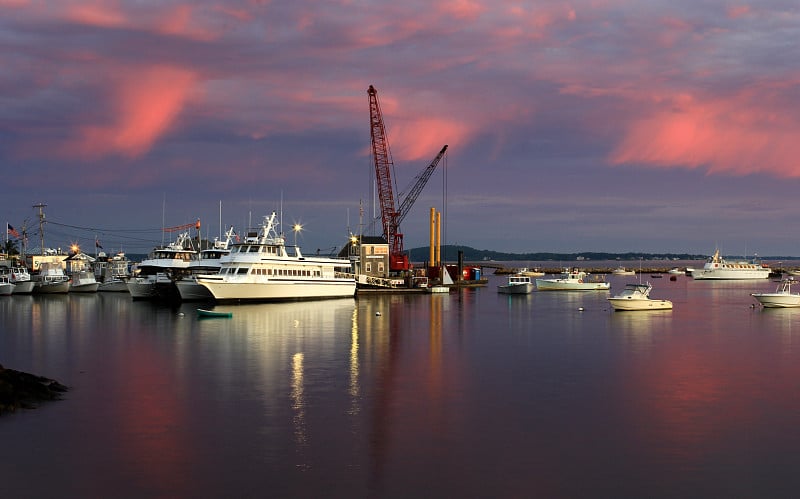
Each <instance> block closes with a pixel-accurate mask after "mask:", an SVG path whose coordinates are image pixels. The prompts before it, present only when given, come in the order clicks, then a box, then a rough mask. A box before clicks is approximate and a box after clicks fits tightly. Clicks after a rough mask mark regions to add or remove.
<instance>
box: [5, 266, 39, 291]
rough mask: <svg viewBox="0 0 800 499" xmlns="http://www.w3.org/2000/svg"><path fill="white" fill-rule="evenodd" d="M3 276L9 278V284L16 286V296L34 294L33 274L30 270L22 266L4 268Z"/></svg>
mask: <svg viewBox="0 0 800 499" xmlns="http://www.w3.org/2000/svg"><path fill="white" fill-rule="evenodd" d="M3 275H5V276H6V277H7V278H8V282H10V283H11V284H13V285H14V291H13V292H14V294H15V295H22V294H31V293H33V286H34V283H33V281H32V280H31V274H30V273H29V272H28V269H26V268H25V267H22V266H16V267H13V266H12V267H10V268H6V267H4V268H3Z"/></svg>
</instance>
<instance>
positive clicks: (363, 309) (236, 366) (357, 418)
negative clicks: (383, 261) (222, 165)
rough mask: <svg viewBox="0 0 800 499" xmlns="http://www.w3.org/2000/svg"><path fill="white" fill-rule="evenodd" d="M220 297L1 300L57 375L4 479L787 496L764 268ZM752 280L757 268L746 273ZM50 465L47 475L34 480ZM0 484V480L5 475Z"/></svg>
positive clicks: (787, 407) (778, 325)
mask: <svg viewBox="0 0 800 499" xmlns="http://www.w3.org/2000/svg"><path fill="white" fill-rule="evenodd" d="M611 280H612V290H611V292H588V293H561V292H534V293H532V294H531V295H526V296H508V295H502V294H499V293H497V291H496V284H497V283H499V282H500V279H499V278H495V277H494V276H491V277H490V283H489V285H488V286H487V287H485V288H478V289H463V290H460V291H458V292H452V293H450V294H446V295H438V294H435V295H381V294H378V295H371V296H362V297H359V298H358V299H356V300H353V299H345V300H330V301H320V302H301V303H284V304H260V305H241V306H219V307H218V308H217V309H219V310H230V311H232V312H233V317H232V318H229V319H217V318H215V319H198V317H197V316H196V311H195V309H196V308H197V307H198V305H197V304H182V305H180V306H179V307H176V308H170V307H164V306H158V305H154V304H151V303H147V302H138V301H137V302H132V301H131V300H130V298H129V297H128V296H126V295H119V294H98V295H94V296H93V295H80V296H79V295H68V296H61V297H31V296H27V297H26V296H12V297H4V298H2V299H0V321H2V332H1V333H0V363H2V364H3V365H5V366H7V367H10V368H15V369H20V370H24V371H29V372H35V373H39V374H42V375H45V376H49V377H53V378H56V379H58V380H59V381H62V382H64V383H65V384H67V385H69V386H71V387H72V389H71V391H70V392H69V393H68V395H67V398H66V400H64V401H62V402H58V403H53V404H47V405H44V406H42V407H40V408H39V409H37V410H35V411H27V412H24V413H20V414H15V415H11V416H4V417H3V418H1V419H0V441H2V442H3V445H4V450H5V453H6V454H7V455H13V456H14V459H15V463H16V464H17V466H16V467H15V469H14V471H12V470H11V468H9V467H7V466H3V467H0V483H4V484H7V483H11V484H12V486H11V487H12V488H11V489H10V493H11V494H12V496H13V497H47V496H59V497H98V496H114V497H142V496H147V497H178V496H183V497H185V496H196V497H201V496H202V497H209V496H210V497H222V496H245V497H252V496H259V497H260V496H262V495H264V494H265V493H267V492H269V494H268V495H271V496H277V497H288V496H292V497H309V496H322V495H330V494H331V493H332V492H331V491H334V490H336V491H337V494H340V495H351V496H356V497H363V496H375V497H412V496H419V495H422V496H428V497H431V496H434V497H440V496H472V497H505V496H512V497H532V496H540V497H575V496H586V495H589V496H608V497H643V496H647V497H675V496H681V497H692V496H695V497H709V496H769V497H780V496H785V497H789V494H788V492H789V491H793V489H792V487H793V486H796V485H798V484H797V483H796V482H798V481H800V479H798V478H797V477H796V474H795V473H794V472H793V469H794V468H793V464H794V463H795V457H794V456H795V455H796V449H797V446H798V444H800V438H798V436H799V435H800V432H798V430H797V416H798V415H800V400H799V399H798V396H797V395H798V393H797V379H800V377H798V374H800V349H799V348H798V345H800V340H798V338H800V329H798V327H799V326H796V325H795V324H798V322H797V320H798V319H800V310H789V309H787V310H762V309H760V308H757V307H755V308H754V307H752V306H751V305H752V303H753V300H752V297H750V293H751V292H755V291H759V290H772V289H774V283H771V282H763V283H740V282H737V283H709V282H696V281H692V280H691V279H688V278H685V277H683V276H680V277H679V278H678V279H677V280H676V281H669V280H668V279H659V280H654V281H653V284H654V290H653V293H652V294H653V296H654V297H657V298H665V299H669V300H672V301H673V303H674V304H675V309H674V310H672V311H647V312H614V311H613V310H612V309H611V308H610V306H609V305H608V302H607V300H606V298H607V297H608V296H610V295H611V294H613V293H615V292H616V291H617V290H619V289H621V288H622V286H623V284H624V283H625V282H626V280H627V279H623V278H611ZM762 288H763V289H762ZM42 475H45V476H48V477H49V479H48V480H46V481H44V480H38V477H40V476H42ZM4 495H5V494H4Z"/></svg>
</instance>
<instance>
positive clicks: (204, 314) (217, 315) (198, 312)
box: [197, 308, 233, 319]
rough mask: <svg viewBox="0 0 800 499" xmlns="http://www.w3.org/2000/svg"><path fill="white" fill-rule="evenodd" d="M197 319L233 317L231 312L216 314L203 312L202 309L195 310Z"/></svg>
mask: <svg viewBox="0 0 800 499" xmlns="http://www.w3.org/2000/svg"><path fill="white" fill-rule="evenodd" d="M197 317H199V318H201V319H202V318H204V317H233V312H217V311H214V310H205V309H202V308H198V309H197Z"/></svg>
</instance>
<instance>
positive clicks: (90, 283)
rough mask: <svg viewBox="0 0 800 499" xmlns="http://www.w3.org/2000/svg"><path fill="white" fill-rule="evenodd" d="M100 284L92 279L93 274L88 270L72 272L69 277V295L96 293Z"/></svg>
mask: <svg viewBox="0 0 800 499" xmlns="http://www.w3.org/2000/svg"><path fill="white" fill-rule="evenodd" d="M99 287H100V283H99V282H97V279H95V278H94V273H92V272H91V271H89V270H79V271H77V272H73V273H72V275H71V277H70V285H69V292H70V293H96V292H97V288H99Z"/></svg>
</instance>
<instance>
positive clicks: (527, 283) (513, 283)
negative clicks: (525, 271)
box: [497, 274, 533, 295]
mask: <svg viewBox="0 0 800 499" xmlns="http://www.w3.org/2000/svg"><path fill="white" fill-rule="evenodd" d="M531 291H533V283H532V282H531V278H530V277H528V276H525V275H519V274H517V275H510V276H508V277H507V278H506V283H505V284H501V285H499V286H497V292H498V293H504V294H509V295H527V294H530V292H531Z"/></svg>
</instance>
